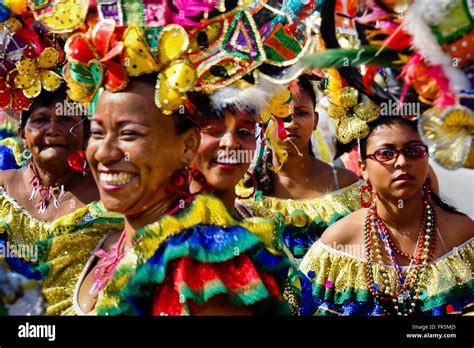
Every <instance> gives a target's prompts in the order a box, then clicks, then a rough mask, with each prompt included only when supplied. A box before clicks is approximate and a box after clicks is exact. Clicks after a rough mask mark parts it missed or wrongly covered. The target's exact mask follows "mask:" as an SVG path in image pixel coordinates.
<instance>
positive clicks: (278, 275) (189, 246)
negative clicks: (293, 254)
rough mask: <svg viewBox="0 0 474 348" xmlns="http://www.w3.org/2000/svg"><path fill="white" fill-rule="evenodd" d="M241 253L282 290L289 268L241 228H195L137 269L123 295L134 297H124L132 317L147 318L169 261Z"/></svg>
mask: <svg viewBox="0 0 474 348" xmlns="http://www.w3.org/2000/svg"><path fill="white" fill-rule="evenodd" d="M241 253H247V255H248V256H249V257H250V258H251V259H252V261H253V262H254V265H255V267H256V268H257V269H258V270H260V271H262V272H268V273H272V274H273V275H274V277H275V279H276V280H277V282H278V283H279V286H280V289H283V285H284V281H285V279H286V276H287V274H288V270H289V267H290V262H289V260H288V258H287V257H286V256H278V255H274V254H272V253H270V252H269V251H268V250H267V249H266V248H265V247H264V246H263V244H262V243H261V240H260V239H259V238H258V237H257V236H256V235H254V234H253V233H251V232H250V231H248V230H247V229H245V228H244V227H241V226H230V227H222V226H216V225H204V224H198V225H195V226H193V227H191V228H188V229H185V230H183V231H182V232H180V233H179V234H177V235H174V236H170V237H168V239H167V240H166V241H165V242H163V243H162V244H161V245H160V247H159V248H158V249H157V250H156V251H155V253H154V254H153V256H152V257H151V258H150V259H148V261H147V262H146V263H145V264H144V265H138V267H137V271H136V273H135V276H133V277H132V278H131V279H130V280H129V281H128V283H127V285H126V286H125V288H124V289H123V293H124V294H135V295H134V296H130V295H129V296H127V297H126V300H127V302H128V303H129V305H131V307H132V310H133V312H134V313H133V314H135V315H147V314H149V311H150V308H151V303H150V301H151V294H152V291H153V289H154V287H155V286H156V285H157V283H159V282H160V280H161V281H162V280H163V279H164V276H165V273H166V267H167V264H168V263H169V262H170V261H171V260H172V259H177V258H180V257H184V256H189V257H191V258H193V259H195V260H197V261H199V262H224V261H227V260H230V259H232V258H234V257H236V256H238V255H239V254H241ZM144 279H147V280H149V282H144ZM137 294H139V296H137ZM125 314H132V313H125Z"/></svg>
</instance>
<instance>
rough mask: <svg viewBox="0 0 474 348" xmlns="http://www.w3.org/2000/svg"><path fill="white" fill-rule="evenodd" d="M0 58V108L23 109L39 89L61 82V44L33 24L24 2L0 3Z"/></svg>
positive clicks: (29, 104)
mask: <svg viewBox="0 0 474 348" xmlns="http://www.w3.org/2000/svg"><path fill="white" fill-rule="evenodd" d="M7 6H10V7H7ZM0 57H1V60H0V108H8V107H10V108H12V109H15V110H26V109H28V108H29V107H30V106H31V104H32V103H33V100H34V98H36V97H38V96H39V95H40V93H41V91H42V90H43V89H44V90H47V91H50V92H52V91H54V90H56V89H57V88H58V87H59V86H60V84H61V81H62V77H61V75H60V69H59V67H60V65H61V63H62V62H63V61H64V54H63V53H62V49H61V45H59V44H58V42H57V41H56V38H55V37H54V36H50V35H49V33H48V31H47V30H46V29H45V28H44V27H42V26H40V25H39V24H38V23H35V21H34V20H33V17H32V14H31V12H29V11H28V10H27V7H26V2H21V1H16V2H14V1H8V2H4V3H3V4H2V5H0Z"/></svg>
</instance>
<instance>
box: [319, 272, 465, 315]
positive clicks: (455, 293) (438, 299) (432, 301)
mask: <svg viewBox="0 0 474 348" xmlns="http://www.w3.org/2000/svg"><path fill="white" fill-rule="evenodd" d="M473 293H474V280H472V281H470V282H469V283H466V284H462V285H461V286H456V287H454V288H451V289H449V290H447V291H445V292H443V293H441V294H438V295H435V296H431V297H428V298H426V299H424V300H423V304H422V305H421V309H422V311H423V312H426V311H429V310H431V309H433V308H436V307H439V306H443V305H446V304H449V303H450V302H452V301H456V300H461V299H463V298H466V297H468V296H472V294H473ZM312 294H313V296H314V297H317V298H320V299H324V300H325V301H329V302H332V303H334V304H336V305H342V304H343V303H344V302H345V301H350V302H353V301H357V302H371V303H375V299H374V297H373V296H372V294H371V293H370V292H369V291H368V290H365V289H353V288H349V289H346V290H344V291H343V292H337V291H335V290H334V288H333V287H331V288H329V289H327V288H326V287H325V286H323V285H319V284H316V283H314V282H313V283H312Z"/></svg>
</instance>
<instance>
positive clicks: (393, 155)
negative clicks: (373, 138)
mask: <svg viewBox="0 0 474 348" xmlns="http://www.w3.org/2000/svg"><path fill="white" fill-rule="evenodd" d="M400 153H403V155H404V156H405V157H408V158H412V159H418V158H423V157H426V155H427V154H428V147H427V146H426V145H423V144H412V145H408V146H407V147H405V148H404V149H402V150H397V149H392V148H390V147H384V148H381V149H378V150H377V151H375V152H374V153H373V154H370V155H366V156H365V157H366V158H369V157H373V158H374V159H375V160H377V161H379V162H388V161H391V160H393V159H397V158H398V156H400Z"/></svg>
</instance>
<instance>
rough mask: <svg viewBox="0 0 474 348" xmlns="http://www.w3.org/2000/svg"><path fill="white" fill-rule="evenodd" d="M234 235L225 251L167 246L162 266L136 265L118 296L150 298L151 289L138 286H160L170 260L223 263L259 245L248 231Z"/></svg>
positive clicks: (123, 271) (119, 271)
mask: <svg viewBox="0 0 474 348" xmlns="http://www.w3.org/2000/svg"><path fill="white" fill-rule="evenodd" d="M229 233H232V232H229ZM234 233H238V235H237V236H235V238H234V239H233V240H232V241H233V242H234V243H231V244H228V245H227V246H226V248H225V249H219V250H206V249H204V247H203V246H201V245H199V246H196V245H189V244H188V243H183V244H180V245H172V246H167V247H166V250H165V252H164V255H163V263H162V265H161V266H160V265H154V264H148V263H145V264H143V265H138V266H137V269H136V273H135V275H134V276H133V279H131V280H130V281H129V283H128V284H127V286H126V287H125V289H123V291H122V292H121V294H120V295H121V296H125V297H127V296H151V294H152V291H153V288H152V287H148V288H143V287H142V286H140V285H138V284H143V283H145V284H152V283H153V284H160V283H161V282H162V281H163V280H164V278H165V275H166V269H167V266H168V264H169V262H171V261H172V260H175V259H178V258H181V257H184V256H191V257H192V258H193V259H195V260H197V261H200V262H224V261H227V260H230V259H232V258H234V257H235V256H237V255H236V254H235V253H236V251H238V253H239V254H241V253H245V252H246V251H247V250H249V249H250V248H252V247H253V246H255V245H257V244H259V243H261V241H260V239H259V238H257V237H256V236H254V235H253V234H252V233H250V232H248V231H245V233H242V232H240V231H239V232H234ZM262 247H263V246H262ZM191 248H192V249H191ZM129 272H130V271H129V270H117V272H116V276H120V275H122V274H123V273H129Z"/></svg>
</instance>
